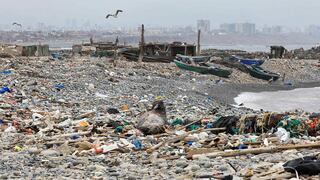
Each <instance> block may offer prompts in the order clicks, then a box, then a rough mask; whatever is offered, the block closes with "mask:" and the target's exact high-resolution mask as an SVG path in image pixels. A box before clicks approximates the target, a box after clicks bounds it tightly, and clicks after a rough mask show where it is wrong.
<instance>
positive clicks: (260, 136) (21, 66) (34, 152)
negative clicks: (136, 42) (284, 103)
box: [0, 58, 320, 179]
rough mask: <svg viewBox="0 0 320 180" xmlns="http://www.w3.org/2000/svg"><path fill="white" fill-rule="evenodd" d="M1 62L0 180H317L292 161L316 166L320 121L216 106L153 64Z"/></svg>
mask: <svg viewBox="0 0 320 180" xmlns="http://www.w3.org/2000/svg"><path fill="white" fill-rule="evenodd" d="M0 64H1V69H0V77H1V79H2V81H1V82H0V136H1V137H0V139H1V140H0V141H1V142H0V151H1V153H2V158H1V160H0V163H1V164H3V165H4V166H1V167H0V172H1V175H0V179H5V178H8V179H12V178H36V177H38V178H40V177H41V178H71V179H78V178H79V179H80V178H88V177H89V178H92V179H103V178H108V179H112V178H114V179H117V178H119V179H141V178H142V179H151V178H152V179H193V178H221V179H223V178H224V179H232V178H234V179H237V178H240V179H241V178H250V177H251V178H256V179H264V178H269V177H270V176H272V177H276V178H289V177H296V176H297V175H296V174H298V176H304V175H306V177H308V176H312V175H315V174H316V172H314V171H311V172H310V171H304V170H301V168H302V169H303V168H305V167H301V165H300V164H301V163H300V164H299V165H296V163H295V164H293V165H292V162H290V161H292V160H295V159H299V158H302V157H305V156H306V157H312V158H311V160H312V162H313V163H311V165H310V161H311V160H309V159H303V163H306V164H308V163H309V164H308V167H310V166H313V165H315V166H318V161H313V160H315V159H316V158H317V155H318V154H317V153H318V149H319V148H320V114H317V113H312V114H309V113H305V112H294V113H283V114H279V113H269V112H254V111H252V110H245V109H236V108H232V107H231V106H227V105H221V104H219V103H218V102H216V101H215V100H214V99H212V97H210V96H209V95H206V94H201V93H199V92H198V91H197V89H196V88H195V87H199V86H200V85H201V84H200V83H198V82H195V81H192V80H191V81H190V79H192V77H188V76H182V75H177V74H175V73H171V74H168V73H167V72H166V71H168V72H172V69H170V68H167V69H166V67H159V66H158V65H154V67H153V66H145V64H140V65H139V64H136V63H129V64H126V63H125V62H123V63H122V62H121V63H120V62H118V64H116V67H113V64H112V63H108V62H106V61H105V62H104V61H101V60H99V59H81V60H75V59H73V60H71V59H70V60H61V61H55V60H53V61H52V60H49V59H45V58H43V59H38V58H37V59H32V60H29V61H25V60H24V59H16V60H15V61H11V60H1V61H0ZM178 77H179V78H178ZM164 83H166V86H165V87H164V86H163V84H164ZM300 161H301V159H300ZM286 162H287V164H285V165H284V163H286ZM309 169H310V168H309ZM293 171H294V172H293Z"/></svg>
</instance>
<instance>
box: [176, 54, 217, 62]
mask: <svg viewBox="0 0 320 180" xmlns="http://www.w3.org/2000/svg"><path fill="white" fill-rule="evenodd" d="M210 58H211V56H185V55H181V54H177V56H176V60H179V61H181V62H184V63H186V62H194V63H202V62H208V61H209V60H210Z"/></svg>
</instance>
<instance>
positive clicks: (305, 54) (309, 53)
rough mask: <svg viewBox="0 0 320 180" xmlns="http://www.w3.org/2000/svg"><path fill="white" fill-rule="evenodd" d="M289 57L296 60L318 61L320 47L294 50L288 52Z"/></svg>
mask: <svg viewBox="0 0 320 180" xmlns="http://www.w3.org/2000/svg"><path fill="white" fill-rule="evenodd" d="M289 55H290V56H291V57H294V58H296V59H320V47H319V46H316V47H313V48H311V49H307V50H304V49H303V48H300V49H295V50H292V51H290V52H289Z"/></svg>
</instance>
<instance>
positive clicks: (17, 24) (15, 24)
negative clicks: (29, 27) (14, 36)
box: [12, 22, 22, 27]
mask: <svg viewBox="0 0 320 180" xmlns="http://www.w3.org/2000/svg"><path fill="white" fill-rule="evenodd" d="M12 26H19V27H22V25H21V24H19V23H16V22H14V23H12Z"/></svg>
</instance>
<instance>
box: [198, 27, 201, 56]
mask: <svg viewBox="0 0 320 180" xmlns="http://www.w3.org/2000/svg"><path fill="white" fill-rule="evenodd" d="M200 38H201V30H200V29H199V30H198V45H197V48H198V49H197V55H198V56H199V55H200V54H201V48H200Z"/></svg>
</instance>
